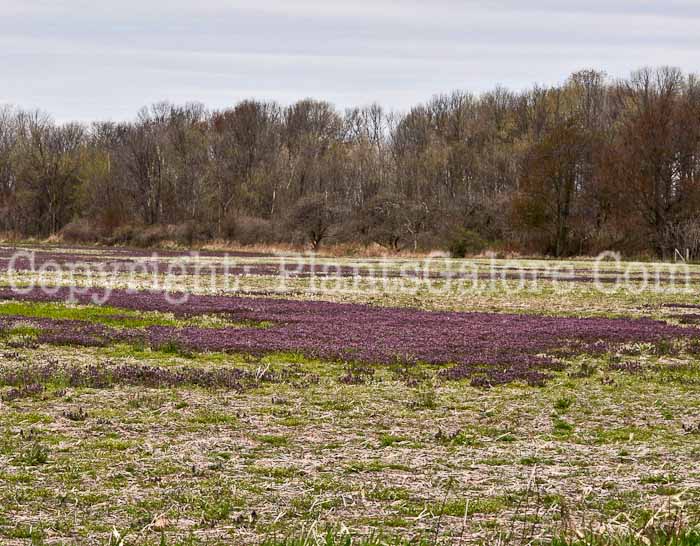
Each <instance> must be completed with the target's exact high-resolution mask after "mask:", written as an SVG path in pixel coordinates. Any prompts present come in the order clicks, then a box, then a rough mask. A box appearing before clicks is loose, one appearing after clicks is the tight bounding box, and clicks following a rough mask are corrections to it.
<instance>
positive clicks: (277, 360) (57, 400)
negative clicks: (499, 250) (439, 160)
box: [0, 247, 700, 545]
mask: <svg viewBox="0 0 700 546" xmlns="http://www.w3.org/2000/svg"><path fill="white" fill-rule="evenodd" d="M17 250H18V249H15V248H0V393H1V394H2V407H1V410H0V424H1V426H2V435H1V436H0V543H2V544H10V545H13V544H28V543H35V544H41V543H46V544H59V543H63V544H75V543H79V544H125V545H126V544H260V543H266V544H269V545H278V544H304V543H308V544H316V543H317V542H316V538H317V537H318V540H319V542H318V543H321V544H326V543H335V544H338V543H340V544H344V543H345V542H342V540H345V539H346V538H347V537H348V536H351V537H354V539H353V540H355V542H353V543H357V544H361V543H363V542H362V541H365V542H366V543H372V544H374V543H377V544H383V543H385V544H403V543H407V544H409V543H415V544H472V543H474V544H476V543H483V544H496V543H503V544H511V543H512V544H529V543H536V542H538V541H539V542H540V543H543V544H549V543H551V542H552V540H554V539H561V540H563V541H564V542H563V543H571V544H573V543H574V542H575V541H576V540H580V539H585V540H588V541H589V542H590V541H593V540H594V537H597V538H595V540H597V541H598V542H600V543H606V541H608V540H612V539H613V537H628V538H629V537H632V538H631V539H630V542H627V543H629V544H653V543H656V544H660V543H664V544H665V543H669V542H668V540H666V538H665V537H668V536H669V535H673V534H674V533H676V531H679V532H681V533H685V536H686V539H684V541H682V542H678V544H697V543H698V539H697V536H695V537H694V536H693V535H690V534H688V533H691V532H692V530H693V529H695V527H696V526H697V525H698V524H700V466H699V465H698V461H699V460H700V396H699V395H700V328H698V326H697V323H699V322H700V297H699V296H700V266H687V267H685V266H683V267H681V266H678V267H675V266H673V265H671V264H650V263H625V262H616V261H614V260H613V261H601V262H594V261H592V260H588V261H583V260H581V261H571V262H552V261H546V260H520V261H517V262H506V261H501V260H491V259H488V258H484V259H478V260H449V259H444V258H434V259H427V258H426V259H398V258H397V259H386V260H384V259H369V258H367V259H354V258H343V259H330V258H327V259H321V258H316V257H312V256H292V255H288V256H285V257H279V256H271V255H262V254H258V255H252V254H245V253H241V254H238V255H235V256H234V255H229V256H228V257H227V256H224V255H223V254H222V253H215V252H210V253H202V254H199V255H188V254H181V253H178V252H174V251H173V252H166V253H163V252H160V253H159V254H158V255H157V256H153V255H152V253H151V252H148V251H137V250H128V249H102V248H78V247H75V248H69V247H51V248H49V247H39V248H30V247H25V248H24V249H23V250H24V252H25V254H24V255H22V256H20V257H19V258H17V257H16V251H17ZM46 286H50V287H52V288H56V289H55V290H50V291H48V290H46V289H45V287H46ZM42 287H43V288H42ZM58 287H61V288H58ZM153 288H156V290H154V291H147V290H150V289H153ZM164 289H165V290H169V291H172V294H170V296H169V297H166V296H165V295H164V294H163V292H162V291H163V290H164ZM185 300H186V301H185ZM326 533H330V535H332V536H333V537H335V538H334V540H335V542H331V539H326V538H324V537H326ZM368 537H370V538H368ZM693 537H694V538H693ZM585 540H584V542H582V544H583V543H586V542H585ZM305 541H306V542H305ZM647 541H648V542H647ZM627 543H626V544H627Z"/></svg>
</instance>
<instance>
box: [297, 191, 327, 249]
mask: <svg viewBox="0 0 700 546" xmlns="http://www.w3.org/2000/svg"><path fill="white" fill-rule="evenodd" d="M336 216H337V214H336V211H335V210H334V209H333V208H332V207H331V206H330V205H329V203H328V198H327V196H326V195H324V194H321V193H314V194H310V195H307V196H305V197H302V198H301V199H299V201H297V202H296V204H295V205H294V206H293V207H292V210H291V211H290V213H289V227H290V228H291V229H294V230H297V231H299V232H301V233H303V235H304V237H306V238H307V239H308V240H309V242H310V243H311V247H312V248H313V249H314V250H317V249H318V248H319V247H320V246H321V242H322V241H323V240H324V239H325V238H326V237H327V236H328V233H329V230H330V228H331V227H332V226H333V224H335V222H336Z"/></svg>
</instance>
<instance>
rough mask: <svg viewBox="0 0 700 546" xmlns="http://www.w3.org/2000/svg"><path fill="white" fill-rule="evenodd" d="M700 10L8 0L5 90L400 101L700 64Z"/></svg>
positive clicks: (669, 4)
mask: <svg viewBox="0 0 700 546" xmlns="http://www.w3.org/2000/svg"><path fill="white" fill-rule="evenodd" d="M105 4H106V5H105ZM699 19H700V9H698V7H697V2H696V0H692V1H690V0H686V1H684V0H681V1H666V2H663V1H661V0H656V1H650V0H648V1H639V0H634V1H633V0H608V1H602V0H589V1H587V2H582V1H573V2H561V1H554V0H533V1H531V2H526V3H525V2H522V1H515V0H500V1H492V2H458V1H453V0H437V1H433V2H423V1H418V0H402V1H389V0H374V1H367V0H358V1H355V2H352V3H351V2H336V1H330V0H325V1H320V0H301V1H293V0H287V1H283V0H257V1H256V2H249V1H248V2H239V1H238V2H237V1H233V2H232V1H224V0H199V1H197V2H193V1H184V0H170V1H167V2H166V1H165V0H151V1H149V2H145V1H136V0H122V1H120V2H110V3H108V4H107V3H103V2H94V1H92V2H88V1H84V0H54V1H41V0H25V1H24V2H22V3H21V4H20V3H18V2H16V1H15V0H0V84H2V87H0V97H3V100H4V101H6V102H13V103H15V104H18V105H20V106H23V107H41V108H43V109H45V110H47V111H49V112H51V113H52V114H54V115H55V117H56V118H57V119H60V120H66V119H81V120H87V119H96V118H111V119H128V118H131V117H133V115H134V114H135V112H136V110H137V109H138V108H139V107H140V106H142V105H144V104H147V103H150V102H154V101H158V100H164V99H165V100H172V101H176V102H184V101H190V100H194V101H200V102H203V103H205V104H206V105H207V106H209V107H212V108H217V107H223V106H226V105H230V104H232V103H233V102H235V101H237V100H240V99H242V98H246V97H259V98H265V99H275V100H279V101H281V102H283V103H287V102H291V101H293V100H296V99H299V98H302V97H306V96H314V97H318V98H324V99H327V100H330V101H332V102H334V103H336V104H337V105H338V106H339V107H344V106H348V105H352V104H364V103H368V102H371V101H374V100H376V101H378V102H380V103H382V104H384V105H385V106H387V107H390V108H399V109H404V108H407V107H409V106H410V105H412V104H415V103H417V102H420V101H423V100H425V99H428V98H429V97H430V96H431V95H432V94H434V93H437V92H443V91H450V90H452V89H455V88H467V89H470V90H474V91H483V90H486V89H489V88H492V87H493V86H495V85H496V84H504V85H507V86H509V87H513V88H523V87H526V86H529V85H531V84H533V83H535V82H538V83H544V84H548V83H556V82H559V81H561V80H563V79H564V78H565V77H566V76H567V75H568V74H569V73H570V72H572V71H573V70H577V69H580V68H584V67H595V68H600V69H604V70H606V71H607V72H608V73H609V74H611V75H612V76H623V75H626V74H627V73H628V72H629V71H630V70H632V69H635V68H638V67H641V66H644V65H661V64H670V65H674V66H680V67H681V68H683V69H685V70H686V71H693V72H694V71H698V69H700V66H698V59H699V58H700V56H698V53H699V52H700V38H699V37H698V36H699V35H700V34H699V33H698V32H697V24H698V20H699Z"/></svg>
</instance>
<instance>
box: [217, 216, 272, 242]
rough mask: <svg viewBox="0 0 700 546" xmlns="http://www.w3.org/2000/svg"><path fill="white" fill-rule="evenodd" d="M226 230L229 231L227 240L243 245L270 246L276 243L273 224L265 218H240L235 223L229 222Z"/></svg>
mask: <svg viewBox="0 0 700 546" xmlns="http://www.w3.org/2000/svg"><path fill="white" fill-rule="evenodd" d="M226 226H228V228H227V227H226ZM225 229H228V230H229V233H228V235H227V238H229V239H233V240H235V241H237V242H239V243H240V244H242V245H254V244H270V243H273V242H275V230H274V227H273V225H272V222H270V220H266V219H265V218H259V217H257V216H240V217H238V218H236V219H235V221H233V220H228V221H227V224H226V225H225Z"/></svg>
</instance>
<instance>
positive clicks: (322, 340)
mask: <svg viewBox="0 0 700 546" xmlns="http://www.w3.org/2000/svg"><path fill="white" fill-rule="evenodd" d="M96 293H97V294H99V291H96ZM68 294H70V291H69V289H65V290H64V289H62V290H59V291H58V293H56V294H54V295H47V294H45V293H43V292H41V291H39V290H36V291H33V292H31V293H29V294H26V295H23V296H16V295H13V294H12V293H11V291H9V290H0V299H23V300H29V301H51V300H58V301H60V300H62V299H64V298H66V297H67V295H68ZM91 296H92V293H91V292H87V293H84V294H82V295H80V296H79V300H80V301H81V302H83V303H89V302H90V299H91ZM109 305H111V306H115V307H120V308H125V309H133V310H143V311H161V312H171V313H174V314H176V315H180V316H189V315H198V314H221V315H224V316H226V317H228V318H230V319H232V320H234V321H236V322H247V321H249V322H252V323H260V322H269V323H272V326H271V327H269V328H199V327H184V328H176V327H170V326H152V327H149V328H146V329H144V330H135V329H131V330H129V329H121V330H116V329H111V328H108V327H105V326H101V325H97V324H89V323H81V322H80V321H44V320H42V321H38V325H39V326H40V327H41V328H42V330H43V331H44V333H43V334H42V335H41V337H40V339H39V340H40V341H41V342H45V343H72V344H78V345H94V344H97V345H99V344H105V343H111V342H113V341H127V342H128V341H138V340H142V341H143V342H145V343H147V344H149V345H150V346H153V347H162V346H167V345H168V344H172V343H174V344H176V345H178V346H180V347H183V348H185V349H189V350H196V351H224V352H232V353H249V354H254V355H262V354H266V353H270V352H299V353H302V354H304V355H306V356H309V357H315V358H321V359H329V360H342V361H349V362H365V363H377V364H391V363H395V362H396V361H402V362H423V363H427V364H435V365H445V364H448V365H451V367H450V368H448V369H446V370H445V371H444V372H443V373H444V376H445V377H447V378H451V379H461V378H472V379H474V382H475V383H476V384H482V383H483V384H489V385H493V384H501V383H508V382H510V381H514V380H523V381H527V382H529V383H532V384H541V383H542V382H544V381H545V380H546V379H547V377H548V373H547V372H549V371H553V370H560V369H562V367H563V364H562V363H561V361H560V360H557V359H556V358H554V355H556V354H558V353H561V354H567V353H568V354H570V355H571V354H582V353H585V352H588V351H591V352H595V353H600V352H602V351H605V350H609V349H610V348H612V347H615V346H616V345H618V344H623V343H634V342H647V343H659V342H665V341H666V340H669V339H680V338H686V339H698V338H700V331H698V330H697V329H694V328H685V327H681V326H674V325H670V324H667V323H664V322H661V321H655V320H650V319H611V318H569V317H548V316H535V315H515V314H498V313H456V312H429V311H421V310H417V309H409V308H380V307H372V306H368V305H358V304H338V303H330V302H320V301H293V300H281V299H264V298H241V297H228V296H195V295H192V296H190V298H189V299H188V301H187V304H185V305H177V304H173V303H168V302H167V301H166V299H165V297H164V295H163V294H161V293H152V292H138V293H135V292H127V291H115V292H114V293H113V294H112V297H111V299H110V300H109ZM18 319H19V317H15V320H18ZM4 320H5V322H7V321H8V320H11V319H9V318H7V317H6V318H5V319H4ZM25 322H26V319H25ZM29 322H31V321H29ZM34 324H37V322H34Z"/></svg>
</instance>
